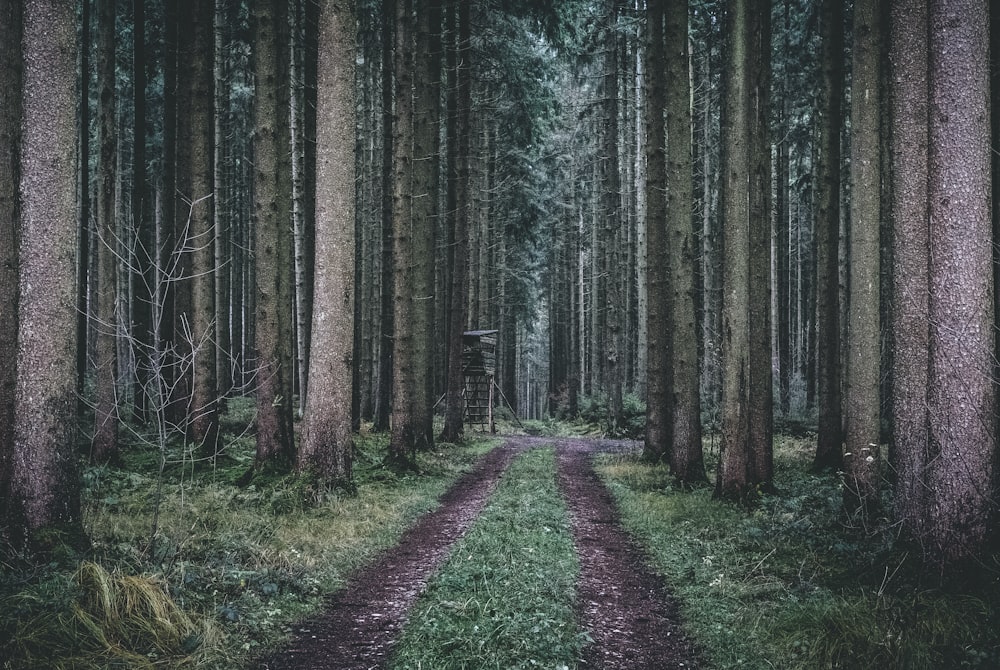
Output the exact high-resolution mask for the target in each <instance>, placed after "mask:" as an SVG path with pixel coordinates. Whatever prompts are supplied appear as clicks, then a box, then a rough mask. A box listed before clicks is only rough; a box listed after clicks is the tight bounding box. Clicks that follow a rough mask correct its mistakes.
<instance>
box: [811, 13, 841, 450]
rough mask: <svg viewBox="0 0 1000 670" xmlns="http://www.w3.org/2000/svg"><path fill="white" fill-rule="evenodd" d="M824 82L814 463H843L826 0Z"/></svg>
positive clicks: (834, 108)
mask: <svg viewBox="0 0 1000 670" xmlns="http://www.w3.org/2000/svg"><path fill="white" fill-rule="evenodd" d="M820 22H821V24H822V27H821V29H822V43H823V47H822V59H821V67H822V83H821V85H820V95H819V102H818V105H819V107H818V109H817V113H818V115H819V121H818V123H819V137H818V138H817V144H818V152H819V156H818V160H817V164H816V169H815V172H816V179H817V188H818V192H817V201H818V202H817V212H816V230H815V238H816V242H815V245H816V315H817V323H816V333H817V337H816V340H817V341H816V384H817V395H818V396H819V426H818V428H819V431H818V435H817V439H816V456H815V459H814V460H813V467H815V468H817V469H824V468H839V467H840V466H841V462H842V442H843V430H842V425H841V422H842V420H843V418H842V409H841V404H842V403H841V388H840V385H841V366H840V349H841V342H840V301H839V297H838V295H839V284H840V281H839V268H840V265H839V254H838V248H839V244H838V240H839V236H840V128H841V118H842V113H841V104H842V98H843V92H844V67H843V53H844V5H843V3H842V2H841V0H823V3H822V16H821V18H820Z"/></svg>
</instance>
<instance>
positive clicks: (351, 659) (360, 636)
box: [259, 445, 519, 670]
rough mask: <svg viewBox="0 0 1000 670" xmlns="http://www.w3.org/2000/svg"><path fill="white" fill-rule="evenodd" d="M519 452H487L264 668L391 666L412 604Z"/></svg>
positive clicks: (299, 628)
mask: <svg viewBox="0 0 1000 670" xmlns="http://www.w3.org/2000/svg"><path fill="white" fill-rule="evenodd" d="M518 452H519V448H518V447H516V446H508V445H505V446H504V447H502V448H499V449H494V450H493V451H491V452H489V453H488V454H486V455H485V456H483V457H482V458H481V459H480V460H479V461H478V462H477V463H476V465H475V466H474V467H473V469H472V470H471V471H469V472H468V473H466V474H465V475H464V476H462V477H461V478H459V480H458V481H457V482H455V484H454V485H453V486H452V487H451V489H449V490H448V492H447V493H445V494H444V495H443V496H442V497H441V506H440V507H438V508H437V509H435V510H434V511H432V512H429V513H428V514H426V515H424V516H423V517H421V518H420V520H419V521H418V522H417V523H416V524H414V525H413V527H411V528H410V529H409V530H408V531H406V533H404V534H403V537H402V538H401V539H400V541H399V544H397V545H396V546H395V547H393V548H392V549H390V550H389V551H387V552H386V553H385V554H383V555H382V557H381V558H379V559H378V560H377V561H376V562H375V563H374V564H372V565H371V566H369V567H368V568H366V569H365V570H363V571H362V572H360V573H358V574H357V575H355V577H354V578H353V579H352V580H351V581H350V582H349V583H348V585H347V586H346V587H345V588H344V589H343V590H341V591H339V592H337V593H336V594H335V595H334V597H333V598H332V599H331V601H330V603H329V605H328V607H327V608H326V610H325V611H324V612H323V613H321V614H320V615H318V616H316V617H314V618H312V619H308V620H306V621H303V622H301V623H299V624H297V625H296V627H295V629H296V631H297V632H296V634H295V636H294V637H293V639H292V641H291V642H290V643H289V645H288V646H287V647H286V648H285V649H283V650H281V651H280V652H277V653H275V654H274V655H273V656H271V657H268V658H266V659H265V660H264V661H263V662H262V663H261V664H260V666H259V667H260V668H261V669H262V670H278V669H282V670H306V669H310V668H315V669H316V670H320V669H322V670H354V669H358V670H361V669H365V670H367V669H369V668H381V667H385V662H386V660H387V659H388V657H389V655H390V653H391V652H392V647H393V645H394V644H395V642H396V640H397V639H398V638H399V633H400V630H401V628H402V626H403V623H404V622H405V620H406V613H407V612H408V611H409V609H410V606H411V605H413V602H414V601H415V600H416V599H417V596H419V595H420V593H421V592H423V590H424V587H425V586H426V585H427V580H428V578H429V577H430V576H431V575H432V574H434V572H435V571H436V570H437V568H438V567H439V566H440V565H441V563H442V562H444V560H445V558H447V557H448V552H449V550H450V549H451V546H452V545H453V544H454V543H455V541H456V540H458V539H459V538H460V537H461V536H462V534H463V533H465V531H466V530H467V529H468V528H469V526H470V525H471V524H472V522H473V521H474V520H475V519H476V517H478V516H479V513H480V512H481V511H482V509H483V507H484V506H485V505H486V501H487V499H489V497H490V494H491V493H493V489H494V488H495V486H496V483H497V481H498V480H499V479H500V475H502V474H503V472H504V471H505V470H506V469H507V466H508V465H510V463H511V461H512V460H513V459H514V456H515V455H516V454H517V453H518Z"/></svg>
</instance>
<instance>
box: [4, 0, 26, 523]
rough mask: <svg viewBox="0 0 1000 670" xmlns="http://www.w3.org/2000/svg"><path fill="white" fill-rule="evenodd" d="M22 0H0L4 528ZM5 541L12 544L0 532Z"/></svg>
mask: <svg viewBox="0 0 1000 670" xmlns="http://www.w3.org/2000/svg"><path fill="white" fill-rule="evenodd" d="M22 4H23V3H22V2H21V0H0V44H6V45H10V47H9V48H5V49H0V81H2V82H3V90H4V91H5V92H6V93H5V95H3V96H2V97H0V360H4V361H7V364H6V365H3V366H0V526H3V527H6V526H7V524H8V512H9V508H10V504H11V500H12V499H11V495H10V483H11V477H12V475H13V467H14V416H15V415H14V407H15V405H14V399H15V388H16V385H17V366H16V361H17V331H18V327H17V324H18V267H19V261H18V257H19V252H20V245H21V206H20V197H19V195H18V187H19V186H20V179H21V168H20V156H19V152H20V149H21V93H22V77H21V69H22V64H21V19H22V12H23V8H22ZM0 539H2V540H5V541H7V540H9V538H7V537H6V534H5V533H2V532H0Z"/></svg>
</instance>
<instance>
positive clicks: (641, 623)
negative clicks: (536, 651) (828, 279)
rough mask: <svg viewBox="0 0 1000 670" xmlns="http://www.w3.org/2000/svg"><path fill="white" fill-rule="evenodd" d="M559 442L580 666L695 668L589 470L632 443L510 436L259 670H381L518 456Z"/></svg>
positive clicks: (655, 585)
mask: <svg viewBox="0 0 1000 670" xmlns="http://www.w3.org/2000/svg"><path fill="white" fill-rule="evenodd" d="M543 446H555V448H556V453H557V465H558V472H557V481H558V483H559V488H560V490H561V492H562V494H563V497H564V499H565V501H566V505H567V508H568V510H569V514H570V525H571V530H572V534H573V541H574V545H575V547H576V550H577V554H578V556H579V561H580V576H579V580H578V583H577V616H578V617H579V620H580V625H581V626H582V627H583V628H584V629H585V630H587V632H588V634H589V635H590V637H591V638H592V639H593V643H591V644H588V645H587V647H586V648H585V649H584V657H583V658H582V659H581V660H580V665H579V667H580V668H581V670H582V669H600V668H603V669H605V670H617V669H619V668H622V669H624V668H629V669H648V670H653V669H657V670H660V669H668V668H697V667H699V665H700V664H699V661H698V656H697V652H696V650H695V648H694V645H693V644H692V643H691V641H690V640H689V639H688V638H687V637H686V636H685V635H684V634H683V632H682V630H681V627H680V620H679V616H678V613H677V607H676V605H675V604H674V603H673V600H672V599H671V597H670V594H669V593H667V592H666V590H665V589H664V587H663V584H662V580H661V579H660V578H658V577H656V576H655V575H654V574H653V573H652V572H651V570H650V569H649V568H648V567H647V561H646V557H645V556H644V555H643V552H642V550H641V549H640V548H639V547H638V545H636V543H635V542H634V541H633V540H632V539H631V537H630V536H629V535H628V534H627V533H626V532H625V530H624V529H623V528H622V526H621V524H620V523H619V520H618V514H617V512H616V510H615V505H614V501H613V500H612V497H611V494H610V493H609V492H608V490H607V488H606V487H605V486H604V484H603V482H601V480H600V478H599V477H598V476H597V474H596V472H594V469H593V466H592V464H591V457H592V456H593V454H594V453H596V452H598V451H622V450H630V449H635V448H637V447H636V446H635V445H634V444H630V443H625V442H614V441H607V440H589V439H566V438H559V439H552V438H534V437H523V436H514V437H509V438H507V439H506V440H505V441H504V443H503V445H502V446H500V447H498V448H497V449H494V450H493V451H491V452H489V453H488V454H486V455H485V456H483V457H482V458H481V459H480V460H479V461H478V462H477V463H476V464H475V466H474V467H473V468H472V470H470V471H469V472H468V473H467V474H466V475H464V476H463V477H461V478H460V479H459V480H458V481H457V482H455V484H454V485H453V486H452V487H451V489H449V490H448V492H447V493H446V494H445V495H444V496H442V498H441V500H440V502H441V505H440V507H438V508H437V509H435V510H434V511H432V512H429V513H428V514H426V515H424V516H423V517H421V519H420V520H419V521H418V522H417V523H416V524H415V525H414V526H413V527H412V528H410V530H408V531H407V532H406V533H405V534H404V535H403V537H402V538H401V540H400V542H399V543H398V544H397V545H396V546H395V547H393V548H392V549H390V550H388V551H386V552H385V553H384V554H382V555H381V557H380V558H378V559H377V560H376V561H375V562H374V563H373V564H372V565H370V566H368V567H367V568H366V569H364V570H362V571H361V572H359V573H358V574H356V575H355V576H354V577H353V578H352V579H351V580H350V581H349V582H348V584H347V586H346V587H345V588H344V589H342V590H341V591H339V592H338V593H337V594H335V595H334V596H333V597H332V598H331V600H330V602H329V603H328V605H327V607H326V608H325V609H324V611H323V612H322V613H320V614H318V615H316V616H315V617H313V618H311V619H307V620H305V621H302V622H300V623H299V624H297V625H296V626H295V634H294V636H293V638H292V640H291V641H290V642H289V643H288V645H287V646H286V647H285V648H284V649H281V650H279V651H277V652H275V653H274V654H273V655H271V656H269V657H268V658H266V659H264V660H263V661H261V663H260V664H259V665H258V667H259V668H261V670H279V669H281V670H303V669H316V670H319V669H324V670H327V669H329V670H341V669H347V670H354V669H357V670H361V669H364V670H369V669H374V668H384V667H386V665H387V663H388V660H389V658H390V657H391V654H392V651H393V646H394V644H395V642H396V640H397V639H398V638H399V635H400V633H401V631H402V627H403V625H404V624H405V622H406V616H407V613H408V612H409V609H410V607H411V606H412V605H413V603H414V601H415V600H416V599H417V597H418V596H419V595H420V594H421V593H422V592H423V590H424V587H425V586H426V584H427V582H428V580H429V579H430V578H431V577H432V576H433V574H434V573H435V572H436V570H437V569H438V568H439V567H440V566H441V564H442V563H443V562H444V560H445V559H446V558H447V557H448V554H449V552H450V550H451V547H452V546H453V545H454V543H455V542H456V541H457V540H458V539H459V538H460V537H461V536H462V535H463V534H464V533H465V531H466V530H467V529H468V528H469V527H470V526H471V525H472V523H473V522H474V521H475V519H476V518H477V517H478V516H479V514H480V512H482V510H483V508H484V507H485V505H486V503H487V501H488V499H489V497H490V495H491V494H492V492H493V490H494V488H495V487H496V484H497V482H498V481H499V479H500V477H501V475H502V474H503V473H504V471H505V470H506V469H507V466H509V465H510V463H511V462H512V461H513V459H514V457H515V456H516V455H517V454H519V453H521V452H523V451H525V450H527V449H531V448H535V447H543Z"/></svg>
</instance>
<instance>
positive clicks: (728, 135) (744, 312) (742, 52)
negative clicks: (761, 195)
mask: <svg viewBox="0 0 1000 670" xmlns="http://www.w3.org/2000/svg"><path fill="white" fill-rule="evenodd" d="M750 2H751V0H735V2H733V3H732V4H731V5H730V7H729V15H728V16H727V17H726V21H727V24H726V25H727V40H728V41H727V44H726V53H727V55H726V59H725V66H724V70H723V79H724V96H725V97H724V99H723V103H722V151H723V157H722V166H723V169H722V180H723V183H722V198H723V205H722V206H723V211H722V216H723V218H722V220H723V224H722V225H723V245H724V246H723V267H722V285H723V298H722V339H721V345H722V371H723V374H722V379H723V382H722V443H721V445H720V448H719V464H718V472H717V474H716V481H715V495H716V497H719V498H727V499H733V500H740V501H742V500H745V499H746V498H747V497H748V496H749V495H750V494H751V490H752V484H751V480H750V477H749V468H750V452H749V450H750V430H751V427H750V422H751V406H750V403H749V401H750V396H751V384H752V381H753V380H752V378H751V369H750V323H749V314H748V309H749V305H750V263H749V258H750V253H751V248H750V227H751V226H752V225H753V223H752V221H751V220H750V216H751V213H750V212H749V211H748V206H747V204H748V203H749V202H750V201H751V197H752V196H751V193H750V190H749V189H750V183H751V180H750V177H749V175H750V171H751V137H750V123H751V121H752V119H751V118H750V91H749V88H750V86H751V83H752V80H751V76H750V75H751V72H750V65H749V58H750V56H749V51H750V48H751V39H752V36H751V34H750V16H749V12H750V10H751V9H752V8H751V7H749V5H750Z"/></svg>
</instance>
